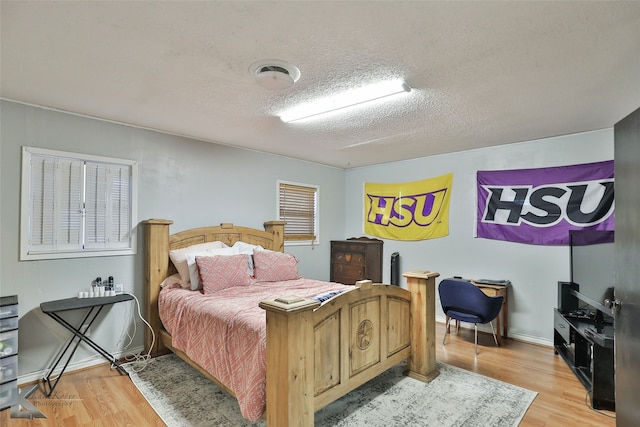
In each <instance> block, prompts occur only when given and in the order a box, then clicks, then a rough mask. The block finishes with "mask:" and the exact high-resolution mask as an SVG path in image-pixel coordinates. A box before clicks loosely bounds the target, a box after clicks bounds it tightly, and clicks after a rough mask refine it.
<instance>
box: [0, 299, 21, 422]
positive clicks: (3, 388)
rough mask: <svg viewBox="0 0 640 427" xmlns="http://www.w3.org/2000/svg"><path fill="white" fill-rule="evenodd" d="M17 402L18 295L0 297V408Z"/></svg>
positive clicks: (2, 408) (8, 406)
mask: <svg viewBox="0 0 640 427" xmlns="http://www.w3.org/2000/svg"><path fill="white" fill-rule="evenodd" d="M17 403H18V297H17V296H16V295H13V296H8V297H0V410H5V409H7V408H10V407H11V406H14V405H16V404H17Z"/></svg>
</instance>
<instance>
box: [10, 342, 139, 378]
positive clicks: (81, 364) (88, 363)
mask: <svg viewBox="0 0 640 427" xmlns="http://www.w3.org/2000/svg"><path fill="white" fill-rule="evenodd" d="M142 351H144V347H136V348H131V349H127V350H125V351H121V352H118V353H114V354H113V357H115V358H116V359H120V358H122V357H125V356H127V355H130V354H136V353H141V352H142ZM101 363H107V360H106V359H105V358H104V357H102V356H100V355H99V354H96V355H94V356H91V357H89V358H86V359H84V360H80V361H77V362H70V363H69V365H68V366H67V369H66V370H65V371H64V373H65V374H66V373H69V372H73V371H77V370H80V369H85V368H90V367H93V366H97V365H100V364H101ZM61 370H62V367H60V368H59V369H57V370H56V371H57V372H60V371H61ZM48 371H49V369H43V370H41V371H36V372H31V373H28V374H25V375H20V376H19V377H18V386H20V385H22V384H26V383H33V382H38V381H40V380H42V379H43V378H44V376H45V375H46V374H47V372H48ZM57 372H54V373H53V374H52V375H57Z"/></svg>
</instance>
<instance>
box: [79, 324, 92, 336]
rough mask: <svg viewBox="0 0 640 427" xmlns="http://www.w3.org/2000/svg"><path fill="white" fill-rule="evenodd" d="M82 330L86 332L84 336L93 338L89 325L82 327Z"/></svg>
mask: <svg viewBox="0 0 640 427" xmlns="http://www.w3.org/2000/svg"><path fill="white" fill-rule="evenodd" d="M80 330H81V331H84V336H85V337H90V336H91V328H90V327H89V325H82V327H81V328H80Z"/></svg>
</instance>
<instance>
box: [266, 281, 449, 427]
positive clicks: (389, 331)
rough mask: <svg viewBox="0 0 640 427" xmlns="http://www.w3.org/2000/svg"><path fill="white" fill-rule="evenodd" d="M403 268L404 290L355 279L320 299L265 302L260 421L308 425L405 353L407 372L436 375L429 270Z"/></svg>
mask: <svg viewBox="0 0 640 427" xmlns="http://www.w3.org/2000/svg"><path fill="white" fill-rule="evenodd" d="M438 275H439V274H438V273H433V272H427V271H419V272H411V273H405V274H404V276H405V277H406V278H407V286H408V290H405V289H402V288H399V287H396V286H391V285H381V284H375V285H374V284H372V283H371V282H370V281H362V282H359V283H358V284H357V285H356V287H354V289H353V290H350V291H347V292H345V293H343V294H341V295H338V296H337V297H334V298H333V299H332V300H330V301H328V302H327V303H325V304H324V305H322V306H320V304H319V303H318V302H316V301H314V300H309V299H302V300H296V299H293V300H287V299H286V298H283V299H279V300H274V301H264V302H262V303H261V304H260V307H262V308H263V309H265V310H266V311H267V425H268V426H278V427H287V426H313V423H314V412H315V411H317V410H318V409H320V408H322V407H323V406H326V405H327V404H329V403H331V402H333V401H335V400H337V399H338V398H340V397H342V396H344V395H345V394H347V393H348V392H350V391H351V390H353V389H355V388H357V387H359V386H360V385H362V384H364V383H365V382H367V381H369V380H370V379H372V378H374V377H376V376H378V375H379V374H381V373H382V372H384V371H386V370H387V369H389V368H391V367H392V366H394V365H396V364H397V363H399V362H401V361H403V360H405V359H408V372H407V374H408V375H409V376H411V377H413V378H417V379H420V380H422V381H430V380H431V379H433V378H435V377H436V376H437V375H438V371H437V369H436V363H435V345H434V339H435V280H434V279H435V277H437V276H438Z"/></svg>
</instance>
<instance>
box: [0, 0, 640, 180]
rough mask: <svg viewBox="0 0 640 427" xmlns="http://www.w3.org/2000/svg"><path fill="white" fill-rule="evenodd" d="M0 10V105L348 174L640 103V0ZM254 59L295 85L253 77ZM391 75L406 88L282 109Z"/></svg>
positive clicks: (609, 120) (565, 125) (593, 118)
mask: <svg viewBox="0 0 640 427" xmlns="http://www.w3.org/2000/svg"><path fill="white" fill-rule="evenodd" d="M0 7H1V10H0V12H1V43H2V44H1V50H0V53H1V64H0V65H1V69H0V71H1V74H0V77H1V81H0V83H1V85H0V90H1V91H0V96H2V97H3V98H5V99H10V100H15V101H19V102H24V103H29V104H35V105H40V106H45V107H50V108H55V109H60V110H64V111H69V112H73V113H78V114H83V115H87V116H93V117H98V118H102V119H107V120H112V121H116V122H121V123H127V124H132V125H136V126H141V127H144V128H150V129H156V130H159V131H163V132H169V133H172V134H177V135H185V136H189V137H193V138H197V139H201V140H204V141H210V142H216V143H221V144H226V145H231V146H238V147H245V148H248V149H253V150H259V151H264V152H269V153H274V154H279V155H284V156H289V157H293V158H298V159H305V160H309V161H314V162H317V163H321V164H326V165H333V166H337V167H343V168H349V167H356V166H362V165H370V164H379V163H385V162H389V161H395V160H403V159H408V158H413V157H421V156H428V155H434V154H441V153H447V152H455V151H461V150H468V149H473V148H478V147H486V146H494V145H499V144H507V143H512V142H519V141H526V140H532V139H537V138H544V137H549V136H556V135H563V134H568V133H575V132H582V131H588V130H594V129H602V128H607V127H611V126H613V124H614V123H616V122H617V121H618V120H620V119H621V118H623V117H624V116H626V115H627V114H629V113H630V112H631V111H633V110H635V109H636V108H638V107H639V106H640V78H639V76H640V2H580V1H573V2H432V1H412V2H401V1H378V2H324V1H323V2H313V1H311V2H309V1H305V2H272V1H260V2H243V1H232V2H221V1H200V2H177V1H176V2H167V1H151V2H148V1H147V2H144V1H118V2H116V1H106V2H101V1H86V2H65V1H62V2H52V1H44V2H39V1H28V2H27V1H16V2H13V1H6V0H3V1H2V2H1V3H0ZM263 59H279V60H283V61H287V62H289V63H292V64H295V65H296V66H297V67H298V68H299V69H300V71H301V77H300V79H299V80H298V82H297V83H296V84H295V85H293V86H292V87H290V88H288V89H284V90H278V91H273V90H268V89H265V88H263V87H260V86H258V85H257V84H256V83H255V81H254V79H253V76H252V75H251V73H250V70H249V69H250V66H251V64H253V63H254V62H255V61H258V60H263ZM387 77H394V78H397V77H399V78H403V79H405V81H406V82H407V83H408V84H409V86H411V87H412V88H413V91H412V92H411V94H410V96H406V97H402V99H400V100H396V101H393V100H392V101H389V102H376V103H374V104H372V105H369V106H361V107H359V108H355V109H353V110H350V111H349V112H345V113H342V114H334V115H332V116H331V117H330V118H327V119H325V120H316V121H307V122H300V123H291V124H285V123H283V122H282V121H281V120H280V119H279V118H278V117H277V114H278V113H279V112H281V111H283V110H285V109H287V108H288V107H290V106H292V105H295V104H297V103H300V102H303V101H305V100H311V99H314V98H317V97H322V96H326V95H327V94H331V93H335V92H337V91H340V90H343V89H348V88H353V87H357V86H361V85H363V84H366V83H368V82H375V81H378V80H381V79H384V78H387Z"/></svg>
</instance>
